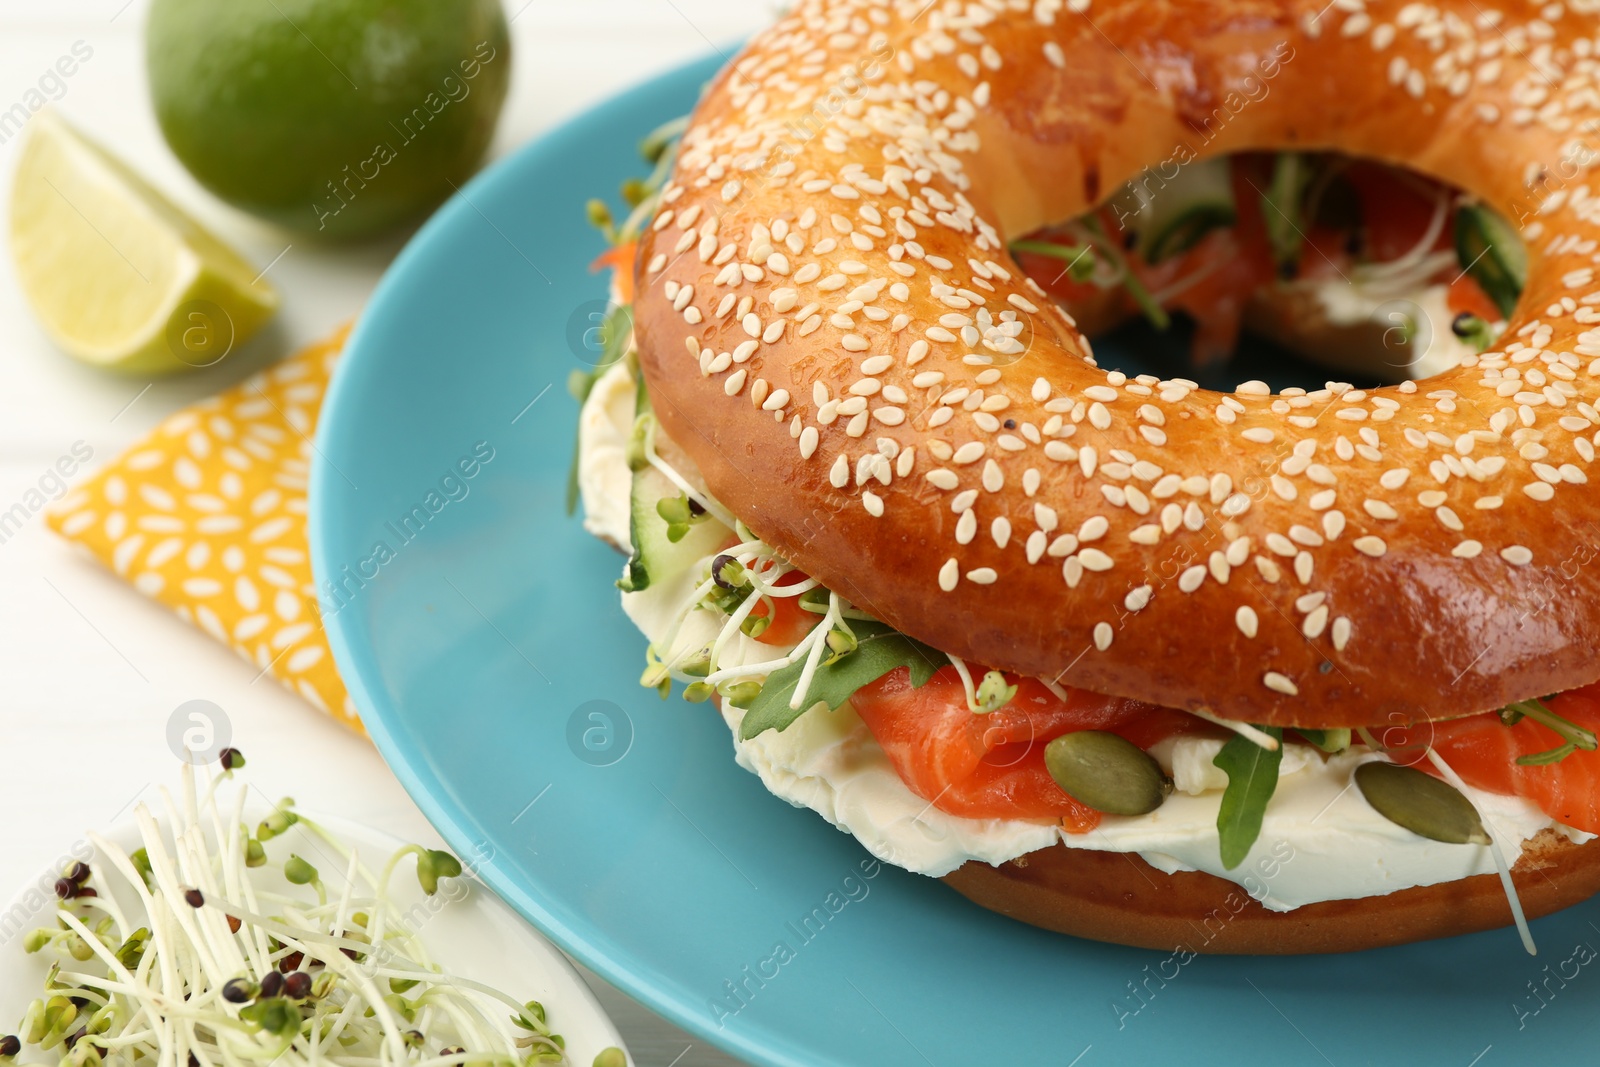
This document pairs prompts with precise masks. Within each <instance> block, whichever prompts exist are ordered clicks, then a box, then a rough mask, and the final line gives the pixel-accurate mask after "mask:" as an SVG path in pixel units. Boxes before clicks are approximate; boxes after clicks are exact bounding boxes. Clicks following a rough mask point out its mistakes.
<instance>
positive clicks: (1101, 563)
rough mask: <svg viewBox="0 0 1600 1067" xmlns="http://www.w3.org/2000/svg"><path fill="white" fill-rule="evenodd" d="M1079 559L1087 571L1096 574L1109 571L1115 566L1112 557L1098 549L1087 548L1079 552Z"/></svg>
mask: <svg viewBox="0 0 1600 1067" xmlns="http://www.w3.org/2000/svg"><path fill="white" fill-rule="evenodd" d="M1077 559H1078V560H1079V561H1080V562H1081V563H1082V564H1083V566H1084V569H1085V570H1091V571H1096V572H1101V571H1108V570H1110V569H1111V568H1112V566H1113V565H1114V564H1113V563H1112V560H1111V557H1110V556H1108V555H1106V554H1105V553H1104V552H1102V551H1100V550H1099V549H1098V548H1086V549H1084V550H1083V551H1081V552H1079V553H1078V555H1077Z"/></svg>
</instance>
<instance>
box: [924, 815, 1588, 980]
mask: <svg viewBox="0 0 1600 1067" xmlns="http://www.w3.org/2000/svg"><path fill="white" fill-rule="evenodd" d="M1511 877H1512V881H1513V882H1514V883H1515V884H1516V887H1517V894H1518V896H1519V897H1520V898H1521V900H1522V907H1523V909H1524V910H1525V911H1526V912H1527V916H1528V918H1529V919H1535V918H1538V917H1540V916H1543V915H1549V914H1550V913H1552V912H1556V911H1560V910H1561V909H1562V908H1566V907H1570V906H1571V905H1573V904H1577V903H1578V902H1580V901H1582V900H1584V899H1586V898H1588V897H1590V896H1593V895H1594V894H1595V893H1597V892H1600V838H1595V839H1593V840H1591V841H1588V842H1586V843H1584V844H1581V845H1579V844H1574V843H1573V842H1572V841H1570V840H1569V839H1567V838H1566V837H1563V836H1562V835H1560V834H1558V833H1556V832H1555V831H1553V830H1543V831H1541V832H1540V833H1539V835H1538V836H1537V837H1534V838H1532V839H1531V840H1530V841H1528V843H1527V844H1526V845H1525V846H1524V848H1523V852H1522V856H1521V858H1520V859H1518V861H1517V864H1516V866H1515V867H1513V868H1512V871H1511ZM944 881H945V883H946V884H948V885H949V886H951V887H952V888H953V889H955V890H956V892H958V893H960V894H961V895H962V896H964V897H966V898H967V899H968V900H970V901H972V902H973V903H975V904H979V905H981V906H983V907H985V908H988V909H989V910H991V911H996V912H999V913H1000V914H1001V915H1005V916H1009V917H1010V918H1013V919H1017V920H1019V921H1021V922H1025V923H1030V924H1032V925H1034V926H1038V927H1042V928H1044V929H1046V930H1054V931H1056V932H1058V933H1063V934H1071V935H1073V936H1074V937H1085V938H1090V939H1092V940H1095V941H1109V942H1112V943H1115V944H1122V945H1133V946H1136V947H1140V948H1152V949H1162V950H1168V951H1188V952H1192V953H1194V954H1197V955H1278V956H1284V955H1302V954H1307V953H1327V952H1354V951H1356V950H1358V949H1368V948H1381V947H1383V946H1385V945H1399V944H1404V943H1407V942H1411V941H1426V940H1430V939H1432V938H1437V937H1452V936H1454V935H1456V934H1468V933H1475V932H1477V931H1479V930H1491V929H1494V928H1496V927H1501V926H1507V925H1510V923H1511V921H1512V919H1511V909H1510V905H1509V904H1508V902H1507V900H1506V895H1505V892H1504V891H1503V890H1502V888H1501V885H1500V879H1499V878H1498V877H1497V876H1495V875H1492V874H1480V875H1474V876H1472V877H1470V878H1463V879H1460V880H1458V881H1453V882H1440V883H1438V884H1436V885H1426V886H1415V887H1412V888H1410V889H1401V890H1397V891H1396V892H1393V893H1387V894H1384V895H1382V896H1372V897H1359V898H1356V899H1353V900H1325V901H1322V902H1320V903H1315V904H1306V905H1302V906H1301V907H1298V908H1295V909H1294V910H1293V911H1286V912H1279V911H1270V910H1268V909H1267V908H1264V907H1262V906H1261V905H1260V904H1259V903H1257V902H1256V900H1255V899H1254V898H1253V897H1252V896H1251V895H1250V892H1249V890H1248V888H1247V887H1246V886H1243V885H1240V884H1237V883H1235V882H1230V881H1226V880H1224V879H1221V878H1218V877H1216V876H1214V875H1210V874H1205V873H1203V872H1200V871H1178V872H1176V873H1173V874H1163V873H1162V872H1161V871H1159V870H1157V869H1156V868H1154V867H1152V866H1151V865H1150V864H1148V863H1146V862H1145V861H1144V859H1143V858H1141V857H1140V856H1139V855H1137V854H1136V853H1128V852H1096V851H1090V850H1088V849H1075V848H1068V847H1067V846H1066V845H1054V846H1052V847H1050V848H1046V849H1040V850H1039V851H1037V852H1031V853H1029V854H1028V855H1026V856H1019V857H1018V858H1017V859H1014V860H1012V861H1010V862H1008V863H1002V864H1000V865H999V866H997V867H991V866H990V865H988V864H987V863H980V862H977V861H969V862H967V863H966V864H963V865H962V866H961V867H958V868H957V869H956V870H954V871H951V872H950V873H949V874H947V875H945V876H944Z"/></svg>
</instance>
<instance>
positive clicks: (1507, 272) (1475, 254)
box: [1456, 204, 1528, 319]
mask: <svg viewBox="0 0 1600 1067" xmlns="http://www.w3.org/2000/svg"><path fill="white" fill-rule="evenodd" d="M1456 255H1457V256H1458V257H1459V258H1460V260H1461V269H1462V270H1464V271H1466V272H1467V273H1468V274H1470V275H1471V276H1472V280H1473V281H1475V282H1477V283H1478V285H1479V286H1480V287H1481V288H1482V289H1483V291H1484V293H1485V294H1487V295H1488V297H1489V299H1490V300H1493V301H1494V302H1495V306H1497V307H1498V308H1499V309H1500V313H1501V314H1502V315H1504V316H1505V317H1506V318H1508V319H1509V318H1510V317H1511V313H1512V312H1513V311H1515V310H1516V308H1517V301H1518V300H1519V299H1520V298H1521V296H1522V290H1523V288H1524V287H1525V286H1526V285H1527V284H1528V250H1527V248H1526V247H1524V245H1523V243H1522V237H1521V236H1520V235H1519V234H1518V233H1517V231H1516V230H1515V229H1514V228H1513V227H1512V225H1511V223H1509V222H1507V221H1506V219H1505V218H1504V217H1503V216H1501V215H1500V214H1499V213H1497V212H1495V211H1493V210H1492V209H1490V208H1488V207H1485V206H1484V205H1482V204H1463V205H1462V206H1461V207H1460V208H1458V209H1457V210H1456Z"/></svg>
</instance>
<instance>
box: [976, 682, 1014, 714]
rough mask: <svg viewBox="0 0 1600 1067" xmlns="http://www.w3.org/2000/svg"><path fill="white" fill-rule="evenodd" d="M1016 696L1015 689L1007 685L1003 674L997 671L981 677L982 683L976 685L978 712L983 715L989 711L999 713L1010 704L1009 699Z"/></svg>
mask: <svg viewBox="0 0 1600 1067" xmlns="http://www.w3.org/2000/svg"><path fill="white" fill-rule="evenodd" d="M1016 695H1017V687H1016V686H1014V685H1008V684H1007V683H1006V676H1005V675H1004V674H1001V673H1000V672H999V671H989V672H988V673H986V674H985V675H984V676H983V681H981V682H979V683H978V693H977V705H978V711H979V712H980V713H981V714H984V715H987V714H988V713H989V712H991V711H999V710H1000V709H1001V708H1003V707H1005V706H1006V705H1007V704H1009V703H1011V698H1012V697H1014V696H1016Z"/></svg>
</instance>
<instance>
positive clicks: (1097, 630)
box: [1094, 622, 1116, 652]
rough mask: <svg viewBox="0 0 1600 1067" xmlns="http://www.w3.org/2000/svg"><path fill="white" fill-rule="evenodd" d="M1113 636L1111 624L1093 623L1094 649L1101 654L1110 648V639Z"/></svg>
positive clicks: (1114, 634)
mask: <svg viewBox="0 0 1600 1067" xmlns="http://www.w3.org/2000/svg"><path fill="white" fill-rule="evenodd" d="M1115 636H1116V631H1115V630H1113V629H1112V628H1111V624H1110V623H1109V622H1098V623H1095V627H1094V647H1095V648H1098V649H1099V650H1100V651H1101V652H1104V651H1105V650H1106V649H1108V648H1110V647H1111V641H1112V638H1114V637H1115Z"/></svg>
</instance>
